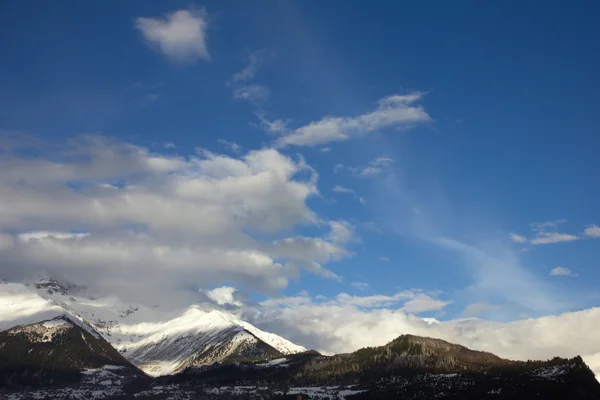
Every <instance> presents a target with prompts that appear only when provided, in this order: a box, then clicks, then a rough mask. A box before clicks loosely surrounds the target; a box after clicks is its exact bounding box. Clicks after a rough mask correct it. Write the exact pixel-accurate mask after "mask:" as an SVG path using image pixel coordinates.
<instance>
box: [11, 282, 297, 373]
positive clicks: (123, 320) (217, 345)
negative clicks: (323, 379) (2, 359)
mask: <svg viewBox="0 0 600 400" xmlns="http://www.w3.org/2000/svg"><path fill="white" fill-rule="evenodd" d="M80 289H81V288H78V287H76V286H74V285H68V284H67V285H66V284H60V283H59V282H57V281H56V280H53V279H42V280H39V281H36V282H35V283H32V284H29V285H23V284H16V283H2V284H0V330H5V329H8V328H11V327H14V326H16V325H25V324H31V323H35V322H39V321H44V320H48V319H51V318H55V317H57V316H61V315H69V316H71V320H73V321H78V322H79V323H80V325H81V326H82V327H88V328H89V329H93V331H95V332H98V333H99V334H100V335H101V336H102V337H103V338H104V339H106V340H107V341H108V342H109V343H110V344H111V345H112V346H113V347H114V348H115V349H117V350H118V351H119V352H120V353H121V354H122V355H123V356H124V357H125V358H127V359H128V360H129V361H131V362H132V363H133V364H134V365H136V366H137V367H139V368H140V369H142V370H143V371H144V372H146V373H148V374H150V375H154V376H157V375H166V374H172V373H175V372H179V371H181V370H183V369H184V368H186V367H189V366H200V365H207V364H212V363H215V362H219V363H227V362H234V361H242V360H256V361H257V360H268V359H272V358H277V357H281V356H282V355H288V354H294V353H299V352H303V351H306V349H305V348H304V347H302V346H298V345H295V344H294V343H292V342H290V341H288V340H286V339H284V338H282V337H280V336H277V335H275V334H272V333H268V332H264V331H262V330H260V329H258V328H256V327H255V326H253V325H251V324H249V323H247V322H245V321H243V320H241V319H239V318H238V317H236V316H235V315H233V314H232V313H230V312H227V311H225V310H222V309H220V308H218V307H216V306H214V305H212V304H208V303H203V304H199V305H194V306H191V307H189V308H187V309H185V310H182V311H180V312H172V311H171V312H164V311H161V310H160V307H146V306H144V305H132V304H125V303H122V302H121V301H120V300H119V299H117V298H115V297H102V298H87V297H85V296H80V295H79V293H80V292H81V290H80Z"/></svg>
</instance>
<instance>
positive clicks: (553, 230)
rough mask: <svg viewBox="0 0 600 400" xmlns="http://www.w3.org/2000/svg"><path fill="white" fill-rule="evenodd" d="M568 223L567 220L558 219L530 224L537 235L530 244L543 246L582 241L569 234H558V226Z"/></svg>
mask: <svg viewBox="0 0 600 400" xmlns="http://www.w3.org/2000/svg"><path fill="white" fill-rule="evenodd" d="M565 222H567V220H566V219H557V220H554V221H547V222H534V223H532V224H530V226H531V230H532V231H533V232H535V233H536V236H535V238H533V239H531V240H530V241H529V243H531V244H533V245H543V244H552V243H561V242H572V241H574V240H578V239H581V238H580V237H579V236H575V235H570V234H567V233H560V232H557V229H558V226H559V225H561V224H564V223H565Z"/></svg>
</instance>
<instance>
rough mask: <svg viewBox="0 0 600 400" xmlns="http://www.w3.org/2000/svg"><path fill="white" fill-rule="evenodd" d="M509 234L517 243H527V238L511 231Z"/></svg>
mask: <svg viewBox="0 0 600 400" xmlns="http://www.w3.org/2000/svg"><path fill="white" fill-rule="evenodd" d="M508 236H509V237H510V239H511V240H512V241H513V242H515V243H527V238H526V237H524V236H521V235H518V234H516V233H509V234H508Z"/></svg>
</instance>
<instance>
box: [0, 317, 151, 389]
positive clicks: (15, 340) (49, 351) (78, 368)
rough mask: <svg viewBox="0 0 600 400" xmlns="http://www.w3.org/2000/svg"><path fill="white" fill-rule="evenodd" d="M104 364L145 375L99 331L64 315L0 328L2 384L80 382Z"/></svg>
mask: <svg viewBox="0 0 600 400" xmlns="http://www.w3.org/2000/svg"><path fill="white" fill-rule="evenodd" d="M106 366H109V368H111V367H112V368H113V369H114V370H119V371H120V375H121V376H123V377H125V376H127V377H136V376H137V377H142V376H143V375H144V374H143V373H142V372H141V371H140V370H138V369H137V368H136V367H134V366H133V365H132V364H131V363H130V362H129V361H127V360H126V359H125V358H124V357H123V356H121V355H120V354H119V352H117V351H116V350H115V349H114V348H113V347H112V346H111V345H110V344H109V343H108V342H107V341H106V340H104V339H103V338H102V337H101V336H100V335H99V334H98V333H96V332H95V331H94V330H92V329H90V328H89V327H87V326H85V325H83V324H82V323H81V322H80V321H77V320H75V319H71V318H69V317H68V316H66V315H63V316H59V317H56V318H54V319H51V320H47V321H41V322H38V323H35V324H29V325H24V326H16V327H14V328H11V329H8V330H5V331H2V332H0V385H2V386H22V385H25V386H32V385H50V384H54V385H56V384H67V383H74V382H80V381H81V379H82V374H84V373H89V372H90V371H92V370H96V369H102V368H105V367H106Z"/></svg>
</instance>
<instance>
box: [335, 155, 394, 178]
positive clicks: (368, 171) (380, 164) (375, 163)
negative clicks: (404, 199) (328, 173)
mask: <svg viewBox="0 0 600 400" xmlns="http://www.w3.org/2000/svg"><path fill="white" fill-rule="evenodd" d="M392 165H394V160H393V159H392V158H389V157H377V158H375V159H373V160H371V161H369V163H368V164H366V165H363V166H360V167H351V166H345V165H343V164H336V165H335V166H334V168H333V172H334V173H336V174H337V173H340V172H342V171H344V170H346V171H349V172H350V173H351V174H352V175H354V176H357V177H359V178H372V177H375V176H377V175H379V174H381V173H382V172H384V171H386V170H388V169H389V168H390V167H391V166H392Z"/></svg>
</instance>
